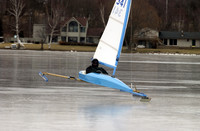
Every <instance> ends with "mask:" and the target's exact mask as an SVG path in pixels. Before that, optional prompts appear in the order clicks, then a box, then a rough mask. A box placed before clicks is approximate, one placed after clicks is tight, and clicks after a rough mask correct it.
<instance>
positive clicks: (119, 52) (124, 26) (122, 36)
mask: <svg viewBox="0 0 200 131" xmlns="http://www.w3.org/2000/svg"><path fill="white" fill-rule="evenodd" d="M127 4H128V5H127V9H126V16H125V20H124V25H123V30H122V35H121V40H120V45H119V50H118V53H117V58H116V62H115V68H114V71H113V76H114V75H115V72H116V68H117V64H118V61H119V57H120V54H121V50H122V46H123V42H124V36H125V33H126V27H127V23H128V17H129V11H130V8H131V0H128V3H127Z"/></svg>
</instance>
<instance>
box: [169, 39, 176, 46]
mask: <svg viewBox="0 0 200 131" xmlns="http://www.w3.org/2000/svg"><path fill="white" fill-rule="evenodd" d="M169 44H170V45H177V39H170V41H169Z"/></svg>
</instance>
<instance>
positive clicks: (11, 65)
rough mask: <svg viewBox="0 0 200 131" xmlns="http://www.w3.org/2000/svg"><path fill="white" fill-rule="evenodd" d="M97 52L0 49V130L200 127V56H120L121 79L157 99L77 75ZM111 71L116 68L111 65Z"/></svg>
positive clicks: (181, 130)
mask: <svg viewBox="0 0 200 131" xmlns="http://www.w3.org/2000/svg"><path fill="white" fill-rule="evenodd" d="M92 56H93V53H84V52H82V53H80V52H79V53H78V52H53V51H18V50H0V131H90V130H91V131H143V130H149V131H169V130H170V131H172V130H173V131H199V130H200V56H184V55H149V54H122V55H121V58H120V62H119V65H118V68H117V72H116V77H117V78H119V79H121V80H122V81H124V82H125V83H126V84H128V85H130V84H131V83H135V84H136V85H137V88H138V89H139V90H140V91H141V92H144V93H145V94H147V95H148V96H149V97H151V98H152V100H151V102H149V103H144V102H140V101H139V98H137V97H132V96H131V95H130V94H128V93H125V92H120V91H118V90H114V89H110V88H106V87H100V86H96V85H93V84H89V83H84V82H77V81H73V80H67V79H63V78H55V77H52V76H49V77H48V78H49V82H44V81H43V79H42V78H41V77H39V75H38V72H40V71H43V72H51V73H57V74H61V75H71V76H76V77H77V76H78V72H79V71H80V70H83V69H85V68H86V67H87V66H89V65H90V59H91V58H92ZM106 70H107V71H108V72H109V74H112V70H111V69H108V68H106Z"/></svg>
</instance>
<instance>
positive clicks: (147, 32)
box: [134, 28, 162, 48]
mask: <svg viewBox="0 0 200 131" xmlns="http://www.w3.org/2000/svg"><path fill="white" fill-rule="evenodd" d="M134 42H135V43H136V44H137V46H144V47H145V48H157V46H158V45H160V44H162V42H161V40H160V39H159V32H158V31H157V30H153V29H150V28H143V29H141V30H138V31H136V32H135V33H134Z"/></svg>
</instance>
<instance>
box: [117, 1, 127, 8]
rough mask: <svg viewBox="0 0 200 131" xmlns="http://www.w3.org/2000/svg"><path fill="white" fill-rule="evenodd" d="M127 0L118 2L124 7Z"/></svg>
mask: <svg viewBox="0 0 200 131" xmlns="http://www.w3.org/2000/svg"><path fill="white" fill-rule="evenodd" d="M126 1H127V0H117V2H116V4H117V5H120V6H121V7H123V8H124V6H125V4H126Z"/></svg>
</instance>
